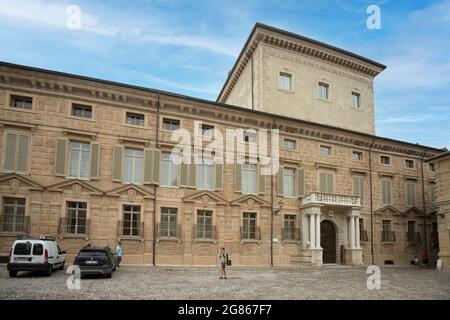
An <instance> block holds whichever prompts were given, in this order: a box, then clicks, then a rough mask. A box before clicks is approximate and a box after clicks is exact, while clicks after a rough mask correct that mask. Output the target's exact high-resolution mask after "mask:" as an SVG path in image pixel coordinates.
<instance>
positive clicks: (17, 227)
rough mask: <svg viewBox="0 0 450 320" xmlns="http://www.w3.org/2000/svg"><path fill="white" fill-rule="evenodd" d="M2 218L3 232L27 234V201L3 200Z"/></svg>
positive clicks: (18, 199)
mask: <svg viewBox="0 0 450 320" xmlns="http://www.w3.org/2000/svg"><path fill="white" fill-rule="evenodd" d="M1 218H2V219H1V220H2V225H1V227H2V231H3V232H25V227H26V226H25V199H24V198H11V197H5V198H3V210H2V216H1Z"/></svg>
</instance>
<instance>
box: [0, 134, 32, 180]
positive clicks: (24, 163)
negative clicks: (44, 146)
mask: <svg viewBox="0 0 450 320" xmlns="http://www.w3.org/2000/svg"><path fill="white" fill-rule="evenodd" d="M5 139H6V141H5V142H4V155H3V171H5V172H15V173H21V174H26V173H27V172H28V162H29V153H30V140H31V136H30V135H29V134H22V133H14V132H6V133H5Z"/></svg>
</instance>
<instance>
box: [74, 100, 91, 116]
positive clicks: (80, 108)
mask: <svg viewBox="0 0 450 320" xmlns="http://www.w3.org/2000/svg"><path fill="white" fill-rule="evenodd" d="M72 116H74V117H80V118H86V119H91V118H92V106H88V105H82V104H77V103H73V104H72Z"/></svg>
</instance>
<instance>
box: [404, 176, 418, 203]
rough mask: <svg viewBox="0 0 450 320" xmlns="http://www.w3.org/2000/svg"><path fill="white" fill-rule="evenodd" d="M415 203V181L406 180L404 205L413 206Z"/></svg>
mask: <svg viewBox="0 0 450 320" xmlns="http://www.w3.org/2000/svg"><path fill="white" fill-rule="evenodd" d="M415 205H416V183H415V182H406V206H407V207H414V206H415Z"/></svg>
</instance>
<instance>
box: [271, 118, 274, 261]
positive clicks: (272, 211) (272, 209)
mask: <svg viewBox="0 0 450 320" xmlns="http://www.w3.org/2000/svg"><path fill="white" fill-rule="evenodd" d="M273 129H275V120H273V123H272V130H273ZM272 134H273V131H272V132H271V133H270V139H271V144H270V148H272ZM271 156H272V157H273V154H272V153H271ZM272 161H273V158H272ZM271 173H272V174H271V175H270V266H271V267H273V216H274V206H273V182H274V181H273V176H274V175H273V172H271Z"/></svg>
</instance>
